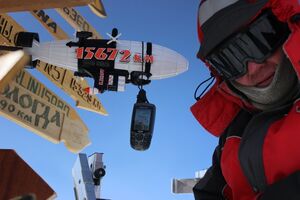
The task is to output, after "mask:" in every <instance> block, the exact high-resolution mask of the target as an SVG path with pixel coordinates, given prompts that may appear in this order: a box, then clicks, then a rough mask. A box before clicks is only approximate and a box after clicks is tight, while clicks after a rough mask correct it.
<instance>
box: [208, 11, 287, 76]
mask: <svg viewBox="0 0 300 200" xmlns="http://www.w3.org/2000/svg"><path fill="white" fill-rule="evenodd" d="M289 33H290V30H289V28H288V25H287V24H286V23H283V22H280V21H278V20H277V18H276V17H275V16H274V15H273V14H272V13H271V12H266V13H264V14H262V15H261V16H259V17H258V18H257V19H256V20H255V21H254V22H253V23H251V24H250V25H249V26H248V28H247V30H244V31H241V32H239V33H238V34H236V35H234V36H233V37H231V38H229V39H227V40H225V42H223V43H221V44H220V45H219V46H218V47H217V48H216V50H214V51H212V52H211V53H210V54H209V55H208V56H207V57H206V61H208V63H210V64H211V65H212V67H213V68H214V69H215V70H216V71H217V72H218V73H219V74H220V75H221V76H222V77H223V78H224V79H226V80H233V79H236V78H239V77H241V76H243V75H244V74H246V73H247V62H248V61H254V62H257V63H262V62H264V61H265V60H266V59H267V58H268V57H269V56H271V55H272V54H273V53H274V52H275V51H276V50H277V49H278V48H279V47H280V46H281V45H282V44H283V43H284V42H285V41H286V39H287V38H288V35H289Z"/></svg>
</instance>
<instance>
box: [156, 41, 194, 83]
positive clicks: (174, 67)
mask: <svg viewBox="0 0 300 200" xmlns="http://www.w3.org/2000/svg"><path fill="white" fill-rule="evenodd" d="M154 46H155V48H153V56H154V61H153V63H152V66H151V73H152V77H151V79H162V78H168V77H172V76H176V75H178V74H181V73H183V72H185V71H187V70H188V66H189V62H188V60H187V59H186V58H185V57H183V56H182V55H181V54H179V53H177V52H176V51H174V50H171V49H168V48H166V47H162V46H159V45H154Z"/></svg>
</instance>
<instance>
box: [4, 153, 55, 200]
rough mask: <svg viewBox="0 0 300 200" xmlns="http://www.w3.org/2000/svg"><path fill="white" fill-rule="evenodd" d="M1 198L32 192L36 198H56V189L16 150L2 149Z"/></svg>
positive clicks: (50, 199) (11, 197)
mask: <svg viewBox="0 0 300 200" xmlns="http://www.w3.org/2000/svg"><path fill="white" fill-rule="evenodd" d="M0 177H1V179H0V199H16V198H15V197H17V196H24V195H28V194H32V195H33V196H34V197H35V199H37V200H39V199H47V200H52V199H55V197H56V194H55V191H54V190H53V189H52V188H51V187H50V186H49V185H48V184H47V183H46V182H45V181H44V180H43V179H42V178H41V177H40V176H39V175H38V174H37V173H36V172H35V171H34V170H33V169H32V168H31V167H30V166H29V165H28V164H27V163H26V162H25V161H24V160H23V159H22V158H21V157H20V156H19V155H18V154H17V153H16V152H15V151H14V150H10V149H2V150H0Z"/></svg>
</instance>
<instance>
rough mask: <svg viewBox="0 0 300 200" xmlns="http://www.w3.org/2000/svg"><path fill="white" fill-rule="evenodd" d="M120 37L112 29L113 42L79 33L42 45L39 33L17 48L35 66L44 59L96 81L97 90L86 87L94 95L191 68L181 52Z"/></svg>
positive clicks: (26, 35)
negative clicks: (24, 53)
mask: <svg viewBox="0 0 300 200" xmlns="http://www.w3.org/2000/svg"><path fill="white" fill-rule="evenodd" d="M120 35H121V34H118V30H117V29H113V31H112V34H111V36H110V37H111V38H110V39H91V37H92V33H91V32H77V34H76V39H75V41H72V40H57V41H51V42H41V43H40V42H39V36H38V34H37V33H31V32H19V33H18V34H17V36H16V41H15V44H16V46H17V47H16V48H15V49H18V48H19V49H23V50H24V51H25V52H26V53H27V54H29V55H31V58H32V61H33V62H32V63H34V61H36V60H41V61H43V62H46V63H49V64H52V65H56V66H59V67H62V68H65V69H69V70H72V71H74V75H76V76H79V77H91V78H93V79H94V87H92V88H86V90H87V92H89V93H91V94H96V93H103V92H104V91H106V90H109V91H124V89H125V84H126V83H133V84H135V85H145V84H148V83H150V82H151V80H157V79H163V78H168V77H172V76H176V75H178V74H180V73H182V72H185V71H186V70H187V69H188V61H187V60H186V59H185V58H184V57H183V56H182V55H180V54H179V53H177V52H175V51H173V50H171V49H168V48H166V47H163V46H159V45H156V44H152V43H151V42H138V41H128V40H118V37H119V36H120ZM5 48H6V50H8V47H3V46H2V49H5ZM11 48H13V47H11ZM0 49H1V48H0ZM10 50H11V49H10Z"/></svg>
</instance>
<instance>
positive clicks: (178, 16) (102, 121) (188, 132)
mask: <svg viewBox="0 0 300 200" xmlns="http://www.w3.org/2000/svg"><path fill="white" fill-rule="evenodd" d="M103 3H104V5H105V8H106V12H107V14H108V17H107V18H106V19H102V18H99V17H97V16H95V15H94V14H93V13H92V12H91V11H90V10H89V8H88V7H80V8H78V10H79V11H80V12H81V14H82V15H83V16H84V17H85V18H86V19H87V20H88V21H89V22H90V23H91V24H92V25H93V26H94V27H95V28H96V30H97V31H98V32H99V33H100V34H102V36H104V37H106V33H107V32H108V33H110V32H111V29H112V28H114V27H117V28H118V29H119V32H121V33H122V36H121V39H122V40H136V41H150V42H153V43H155V44H159V45H162V46H165V47H168V48H170V49H173V50H175V51H177V52H178V53H180V54H182V55H183V56H184V57H186V58H187V59H188V60H189V63H190V66H189V70H188V71H187V72H185V73H184V74H181V75H179V76H176V77H173V78H168V79H163V80H157V81H153V82H152V83H151V84H150V85H148V86H145V87H144V88H145V89H146V91H147V96H148V100H149V101H150V102H151V103H153V104H155V105H156V109H157V112H156V122H155V128H154V134H153V138H152V144H151V147H150V149H149V150H147V151H144V152H138V151H135V150H133V149H131V147H130V143H129V134H130V133H129V129H130V121H131V112H132V107H133V104H134V103H135V101H136V95H137V93H138V88H137V87H136V86H133V85H126V90H125V92H119V93H116V92H105V93H104V94H101V95H98V96H99V98H100V100H101V101H102V103H103V105H104V106H105V108H106V110H107V111H108V113H109V115H108V116H101V115H98V114H95V113H92V112H88V111H85V110H81V109H76V108H75V109H76V111H77V112H78V113H79V115H80V116H81V118H82V119H83V121H84V122H85V123H86V125H87V126H88V127H89V130H90V131H89V137H90V140H91V142H92V144H91V145H90V146H88V147H86V148H85V149H84V150H83V151H82V152H83V153H86V154H87V155H90V154H92V153H94V152H103V153H104V157H103V160H104V163H105V165H106V166H107V168H106V172H107V173H106V176H105V177H104V178H103V179H102V185H103V187H102V196H101V197H102V198H108V199H112V200H120V199H125V200H154V199H155V200H192V199H193V196H192V195H174V194H172V193H171V180H172V178H193V177H194V175H195V172H196V171H198V170H201V169H205V168H207V167H209V166H210V164H211V155H212V152H213V149H214V147H215V145H216V142H217V140H216V139H215V138H214V137H213V136H211V135H210V134H208V133H207V132H206V131H205V130H204V129H203V128H202V127H201V126H200V125H199V124H198V122H197V121H196V120H195V119H194V118H193V116H192V114H191V112H190V106H191V105H192V104H194V103H195V100H194V98H193V94H194V90H195V88H196V86H197V85H198V84H199V83H200V82H201V81H202V80H204V79H206V78H207V77H208V71H207V70H206V68H205V67H204V66H203V64H202V63H201V62H200V60H198V59H196V52H197V49H198V47H199V43H198V39H197V32H196V19H197V17H196V13H197V7H198V0H189V1H183V0H174V1H169V0H152V1H145V0H140V1H138V0H128V1H124V0H123V1H122V0H111V1H108V0H104V1H103ZM47 14H49V15H50V16H51V17H52V18H53V19H55V21H56V22H58V23H59V24H60V25H61V26H62V27H63V29H64V30H65V31H66V32H67V33H68V34H69V35H70V37H73V35H74V30H73V29H72V28H71V27H70V26H69V25H68V24H67V23H66V22H65V21H64V20H63V19H62V18H61V17H60V16H59V15H58V14H57V13H56V12H55V11H53V10H47ZM13 17H14V18H15V19H16V20H17V21H18V22H19V23H20V24H22V25H23V26H24V27H25V28H26V29H27V30H30V31H32V32H38V33H39V34H40V38H41V40H42V41H49V40H53V38H52V37H51V36H50V34H48V33H47V31H46V30H45V29H44V28H42V26H41V25H40V24H39V23H38V22H37V21H36V20H35V19H34V18H33V17H32V16H31V15H30V14H29V13H26V12H24V13H17V14H13ZM32 73H33V74H34V75H35V76H36V77H37V78H38V79H39V80H41V81H42V82H43V83H45V84H46V85H47V86H48V87H49V88H50V89H52V90H53V91H54V92H55V93H57V94H59V95H60V96H61V97H62V98H63V99H64V100H66V101H67V102H68V103H69V104H70V105H72V106H73V107H75V105H74V101H72V99H71V98H70V97H68V96H67V95H66V94H65V93H64V92H62V91H61V90H60V89H58V88H57V87H55V86H54V85H53V84H52V83H51V82H49V81H48V80H47V79H46V78H45V77H44V76H43V75H41V74H40V73H39V72H36V71H33V72H32ZM0 124H1V129H2V130H1V133H0V134H1V141H0V146H1V148H3V149H6V148H10V149H15V150H16V151H17V153H18V154H19V155H20V156H21V157H22V158H23V159H24V160H25V161H26V162H27V163H28V164H29V165H30V166H31V167H32V168H33V169H34V170H35V171H36V172H37V173H38V174H39V175H40V176H42V177H43V178H44V179H45V180H46V181H47V182H48V184H49V185H50V186H51V187H52V188H53V189H54V190H55V191H56V193H57V195H58V197H57V199H59V200H70V199H74V194H73V180H72V175H71V169H72V167H73V165H74V162H75V160H76V157H77V155H76V154H73V153H70V152H69V151H68V150H67V149H66V148H65V146H64V145H63V144H53V143H51V142H49V141H47V140H45V139H43V138H41V137H39V136H38V135H36V134H34V133H31V132H30V131H28V130H26V129H24V128H22V127H20V126H18V125H16V124H15V123H13V122H11V121H9V120H7V119H5V118H3V117H0Z"/></svg>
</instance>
